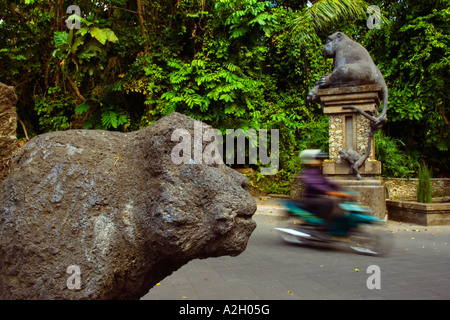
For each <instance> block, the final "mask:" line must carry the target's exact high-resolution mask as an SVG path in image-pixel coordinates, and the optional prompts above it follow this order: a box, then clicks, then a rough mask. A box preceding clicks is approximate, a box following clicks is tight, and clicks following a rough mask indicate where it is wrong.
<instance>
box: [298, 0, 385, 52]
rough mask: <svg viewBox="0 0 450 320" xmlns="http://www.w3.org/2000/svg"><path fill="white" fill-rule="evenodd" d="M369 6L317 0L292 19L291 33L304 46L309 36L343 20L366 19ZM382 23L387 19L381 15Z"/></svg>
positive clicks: (347, 0)
mask: <svg viewBox="0 0 450 320" xmlns="http://www.w3.org/2000/svg"><path fill="white" fill-rule="evenodd" d="M368 7H369V4H368V3H367V2H366V1H364V0H317V1H314V2H312V5H311V7H305V9H304V10H302V12H301V13H300V15H299V17H298V18H297V19H294V20H293V22H292V26H291V32H292V34H293V36H294V37H295V39H296V41H297V42H298V43H300V44H306V43H308V42H309V41H310V40H311V35H312V34H313V33H316V32H317V31H320V30H322V29H324V28H327V27H329V26H330V25H332V24H334V23H336V22H338V21H342V20H345V19H349V20H350V19H351V20H355V19H367V18H368V14H367V11H366V10H367V8H368ZM381 19H382V21H383V22H385V23H386V22H388V19H387V18H385V17H384V16H383V15H381Z"/></svg>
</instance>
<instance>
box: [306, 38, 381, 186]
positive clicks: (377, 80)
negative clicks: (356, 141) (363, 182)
mask: <svg viewBox="0 0 450 320" xmlns="http://www.w3.org/2000/svg"><path fill="white" fill-rule="evenodd" d="M322 54H323V55H324V57H326V58H333V62H334V67H333V72H331V73H330V74H325V75H323V76H322V77H321V78H320V80H319V81H317V83H316V85H315V86H314V88H313V89H311V91H310V92H309V93H308V100H309V101H312V102H318V103H320V98H319V97H318V95H317V92H318V89H322V88H333V87H347V86H358V85H368V84H377V85H379V86H380V88H381V93H382V100H383V109H382V112H381V114H380V115H378V112H377V110H374V112H373V113H374V114H370V113H367V112H365V111H363V110H361V109H360V108H358V107H356V106H346V107H344V108H345V109H354V110H356V111H358V112H359V113H360V114H362V115H363V116H364V117H366V118H367V119H369V120H370V127H371V132H370V134H369V143H368V144H369V146H368V148H367V152H366V154H364V155H363V156H360V155H359V154H358V153H357V152H356V151H354V150H351V149H346V150H341V151H340V152H339V153H340V155H341V158H343V159H345V160H347V161H348V162H349V163H350V165H351V171H352V172H354V173H356V177H357V178H358V179H361V176H360V175H359V173H358V168H359V167H360V166H361V165H362V164H363V163H364V162H365V160H366V159H367V158H368V156H369V152H370V151H369V150H370V145H371V142H372V139H373V135H374V134H375V132H376V131H377V130H378V129H380V128H381V127H382V126H383V125H384V124H385V123H386V122H387V116H386V112H387V106H388V88H387V85H386V82H385V81H384V78H383V75H382V74H381V72H380V70H379V69H378V67H377V66H376V65H375V63H374V62H373V60H372V58H371V57H370V54H369V52H367V50H366V49H365V48H364V47H363V46H362V45H360V44H359V43H357V42H356V41H353V40H352V39H350V38H349V37H348V36H347V35H345V34H344V33H342V32H339V31H338V32H335V33H333V34H332V35H331V36H329V37H328V38H327V40H326V43H325V45H324V46H323V48H322Z"/></svg>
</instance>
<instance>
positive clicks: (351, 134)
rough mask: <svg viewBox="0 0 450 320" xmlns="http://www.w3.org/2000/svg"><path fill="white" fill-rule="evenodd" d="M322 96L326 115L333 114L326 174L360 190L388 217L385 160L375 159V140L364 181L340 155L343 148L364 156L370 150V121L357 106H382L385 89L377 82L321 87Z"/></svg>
mask: <svg viewBox="0 0 450 320" xmlns="http://www.w3.org/2000/svg"><path fill="white" fill-rule="evenodd" d="M318 95H319V97H320V101H321V104H322V106H323V112H324V114H327V115H328V116H329V155H330V159H329V160H328V161H326V162H325V163H324V167H323V173H324V174H325V175H327V176H328V177H330V178H332V179H333V180H335V181H336V182H338V183H340V184H341V185H342V186H343V187H344V189H347V190H354V191H358V192H359V193H360V198H361V199H360V201H361V202H362V203H363V204H365V205H368V206H370V207H371V208H372V209H373V210H374V211H375V215H376V216H378V217H381V218H384V215H385V211H386V204H385V187H384V184H383V182H382V180H380V178H379V174H380V173H381V162H380V161H377V160H376V159H375V142H374V141H372V144H371V148H370V155H369V157H368V159H367V160H366V161H365V163H364V164H363V165H362V166H361V167H360V168H359V173H360V175H361V177H362V179H363V180H356V178H355V175H354V174H353V173H351V172H350V165H349V164H348V163H347V161H345V160H343V159H341V158H340V156H339V151H341V150H343V149H347V148H352V149H353V150H355V151H356V152H357V153H358V154H359V155H360V156H363V155H364V154H365V152H366V150H367V146H368V139H369V133H370V130H371V129H370V121H369V120H368V119H367V118H366V117H364V116H363V115H361V114H360V113H358V112H357V111H356V110H354V109H345V107H346V106H356V107H358V108H359V109H361V110H363V111H366V112H372V111H375V110H376V109H377V108H378V106H379V105H380V97H381V88H380V87H379V86H377V85H364V86H354V87H340V88H330V89H319V90H318Z"/></svg>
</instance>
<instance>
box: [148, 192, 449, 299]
mask: <svg viewBox="0 0 450 320" xmlns="http://www.w3.org/2000/svg"><path fill="white" fill-rule="evenodd" d="M279 201H280V200H279V199H274V198H272V199H268V200H258V201H257V203H258V211H257V213H256V214H255V216H254V220H255V221H256V222H257V225H258V226H257V228H256V229H255V231H254V232H253V234H252V236H251V237H250V240H249V243H248V246H247V249H246V250H245V251H244V252H243V253H242V254H240V255H239V256H237V257H220V258H210V259H205V260H194V261H191V262H190V263H188V264H187V265H185V266H183V267H182V268H181V269H179V270H178V271H176V272H175V273H173V274H172V275H171V276H169V277H167V278H165V279H164V280H162V281H161V283H160V284H159V285H157V286H155V287H154V288H152V289H151V290H150V291H149V293H148V294H147V295H145V296H144V297H143V299H144V300H184V299H185V300H197V299H202V300H203V299H205V300H212V299H217V300H248V299H251V300H290V299H292V300H296V299H317V300H322V299H326V300H328V299H363V300H366V299H387V300H392V299H406V300H409V299H450V226H442V227H423V226H417V225H411V224H401V223H397V222H389V223H388V227H389V229H390V231H391V232H392V233H393V236H394V240H395V243H394V247H393V250H392V253H391V254H390V255H389V256H387V257H383V258H380V257H370V256H364V255H358V254H355V253H353V252H350V251H349V250H348V249H347V248H346V247H345V246H336V245H322V246H299V245H290V244H287V243H284V242H283V241H282V240H281V239H280V238H279V236H278V233H277V232H276V231H275V230H273V228H274V227H278V226H285V225H286V221H285V220H283V219H281V218H280V216H279V213H280V207H279ZM373 265H375V266H376V267H378V268H379V269H378V271H379V272H378V271H371V272H370V273H368V272H367V271H368V268H369V267H370V266H373ZM376 267H375V268H376ZM371 268H372V267H371ZM370 270H371V269H370V268H369V271H370ZM375 274H379V275H380V277H379V280H380V281H379V282H376V280H373V278H374V276H375ZM371 276H373V277H372V278H371V279H372V280H373V281H372V280H371V281H369V283H371V284H377V283H379V284H380V286H381V288H380V289H377V288H373V289H369V288H368V286H367V282H368V278H369V277H371Z"/></svg>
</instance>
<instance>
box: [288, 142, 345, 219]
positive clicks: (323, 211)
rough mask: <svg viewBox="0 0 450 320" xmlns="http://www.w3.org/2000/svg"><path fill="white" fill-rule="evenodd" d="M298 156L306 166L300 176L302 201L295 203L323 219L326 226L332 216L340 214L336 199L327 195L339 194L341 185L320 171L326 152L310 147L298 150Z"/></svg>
mask: <svg viewBox="0 0 450 320" xmlns="http://www.w3.org/2000/svg"><path fill="white" fill-rule="evenodd" d="M299 156H300V160H301V161H302V162H303V164H305V165H307V168H306V169H305V170H304V171H303V173H302V174H301V176H300V178H301V181H302V182H303V184H304V187H305V189H304V193H303V201H301V202H300V203H297V205H298V206H299V207H301V208H302V209H304V210H307V211H309V212H311V213H314V214H315V215H316V216H317V217H319V218H321V219H323V220H325V222H326V225H327V226H328V225H330V222H331V220H332V219H333V217H336V216H338V215H339V214H340V209H339V206H338V201H337V200H336V199H335V198H332V197H329V196H330V195H341V193H339V190H340V189H341V187H340V186H339V185H338V184H337V183H335V182H333V181H331V180H329V179H327V178H326V177H325V176H324V175H323V173H322V166H323V161H324V160H325V159H328V154H327V153H326V152H323V151H322V150H319V149H311V150H304V151H302V152H300V155H299Z"/></svg>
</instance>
